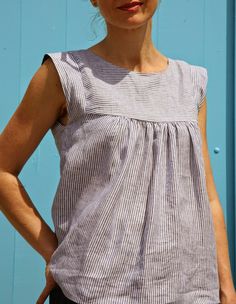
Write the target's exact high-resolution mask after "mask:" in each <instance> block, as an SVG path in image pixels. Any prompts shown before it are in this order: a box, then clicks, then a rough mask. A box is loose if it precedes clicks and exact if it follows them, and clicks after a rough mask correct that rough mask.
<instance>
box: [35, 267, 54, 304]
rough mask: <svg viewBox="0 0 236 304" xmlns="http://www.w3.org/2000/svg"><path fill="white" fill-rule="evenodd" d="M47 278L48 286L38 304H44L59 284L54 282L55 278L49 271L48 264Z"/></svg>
mask: <svg viewBox="0 0 236 304" xmlns="http://www.w3.org/2000/svg"><path fill="white" fill-rule="evenodd" d="M45 277H46V285H45V287H44V289H43V291H42V292H41V294H40V296H39V298H38V300H37V302H36V304H44V302H45V301H46V299H47V297H48V296H49V294H50V292H51V290H52V289H53V288H55V287H56V286H57V283H56V282H55V281H54V279H53V276H52V274H51V272H50V270H49V267H48V263H47V264H46V268H45Z"/></svg>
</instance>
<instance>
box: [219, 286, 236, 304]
mask: <svg viewBox="0 0 236 304" xmlns="http://www.w3.org/2000/svg"><path fill="white" fill-rule="evenodd" d="M220 304H236V291H235V289H228V290H227V289H226V290H224V291H221V292H220Z"/></svg>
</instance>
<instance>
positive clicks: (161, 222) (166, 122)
mask: <svg viewBox="0 0 236 304" xmlns="http://www.w3.org/2000/svg"><path fill="white" fill-rule="evenodd" d="M48 56H50V57H51V58H52V60H53V62H54V64H55V67H56V69H57V71H58V74H59V76H60V81H61V85H62V88H63V92H64V94H65V97H66V103H67V111H68V117H69V122H68V124H67V125H66V126H64V125H62V124H61V123H60V122H58V121H57V122H56V123H55V125H54V126H53V127H52V128H51V131H52V134H53V136H54V138H55V143H56V146H57V149H58V151H59V155H60V181H59V184H58V187H57V190H56V194H55V197H54V201H53V204H52V218H53V223H54V227H55V233H56V235H57V237H58V248H57V249H56V250H55V251H54V253H53V255H52V257H51V260H50V263H49V267H50V270H51V272H52V275H53V277H54V279H55V281H56V282H57V284H58V285H59V286H60V287H61V289H62V291H63V293H64V294H65V296H66V297H68V298H69V299H71V300H72V301H74V302H76V303H79V304H87V303H89V304H167V303H175V304H177V303H178V304H190V303H191V304H210V303H211V304H217V303H220V298H219V281H218V272H217V260H216V242H215V236H214V229H213V220H212V213H211V209H210V202H209V198H208V194H207V188H206V179H205V171H204V159H203V155H202V147H201V145H202V141H201V133H200V128H199V125H198V111H199V108H200V106H201V105H202V104H203V100H204V96H205V95H206V88H207V80H208V76H207V69H206V68H204V67H202V66H197V65H192V64H190V63H188V62H186V61H184V60H177V59H172V58H168V61H169V64H168V66H167V68H166V69H165V70H162V71H159V72H148V73H141V72H135V71H130V70H128V69H126V68H123V67H120V66H117V65H114V64H112V63H111V62H109V61H107V60H105V59H104V58H102V57H100V56H98V55H97V54H95V53H94V52H93V51H92V50H90V49H80V50H73V51H64V52H54V53H47V54H45V55H44V57H43V62H44V60H45V59H46V58H47V57H48Z"/></svg>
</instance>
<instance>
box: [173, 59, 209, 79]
mask: <svg viewBox="0 0 236 304" xmlns="http://www.w3.org/2000/svg"><path fill="white" fill-rule="evenodd" d="M172 60H173V61H174V62H175V64H176V66H177V67H178V68H179V69H181V70H183V69H184V70H187V71H189V72H190V74H191V76H193V77H196V76H199V77H206V76H207V68H206V67H204V66H201V65H196V64H193V63H191V62H189V61H187V60H184V59H172Z"/></svg>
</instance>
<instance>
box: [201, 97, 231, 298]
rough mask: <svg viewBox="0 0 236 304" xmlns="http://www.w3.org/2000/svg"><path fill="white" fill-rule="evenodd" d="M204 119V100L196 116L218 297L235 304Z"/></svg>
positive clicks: (205, 114)
mask: <svg viewBox="0 0 236 304" xmlns="http://www.w3.org/2000/svg"><path fill="white" fill-rule="evenodd" d="M206 117H207V102H206V97H205V100H204V102H203V104H202V106H201V107H200V110H199V114H198V122H199V127H200V129H201V137H202V149H203V151H202V152H203V157H204V165H205V172H206V184H207V192H208V197H209V201H210V207H211V211H212V215H213V222H214V230H215V238H216V246H217V261H218V272H219V281H220V296H221V303H230V304H235V303H236V293H235V288H234V284H233V278H232V273H231V266H230V258H229V249H228V239H227V230H226V225H225V221H224V213H223V209H222V206H221V203H220V200H219V197H218V193H217V190H216V186H215V183H214V178H213V173H212V169H211V164H210V157H209V152H208V144H207V132H206V125H207V122H206Z"/></svg>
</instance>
